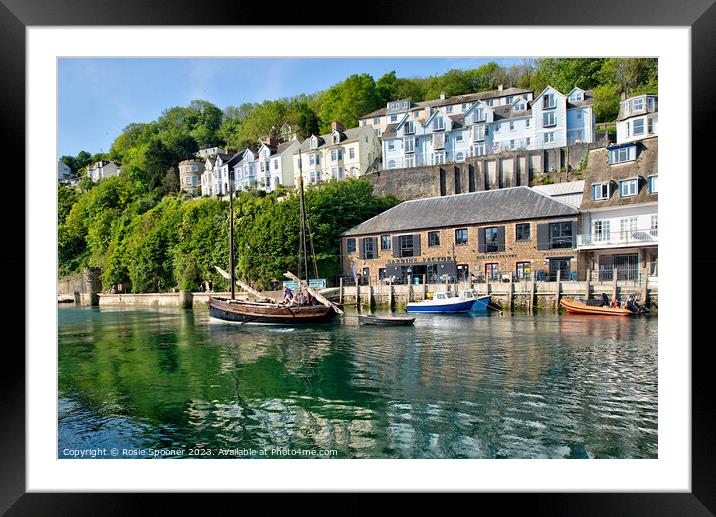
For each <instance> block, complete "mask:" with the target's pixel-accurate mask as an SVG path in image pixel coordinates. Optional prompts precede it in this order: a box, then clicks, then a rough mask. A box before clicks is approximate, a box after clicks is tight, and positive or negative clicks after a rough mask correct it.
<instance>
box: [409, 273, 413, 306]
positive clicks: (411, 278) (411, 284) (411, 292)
mask: <svg viewBox="0 0 716 517" xmlns="http://www.w3.org/2000/svg"><path fill="white" fill-rule="evenodd" d="M408 301H409V302H412V301H413V275H408Z"/></svg>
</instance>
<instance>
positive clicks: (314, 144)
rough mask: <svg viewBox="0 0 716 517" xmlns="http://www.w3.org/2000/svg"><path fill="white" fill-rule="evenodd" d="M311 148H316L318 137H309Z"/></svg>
mask: <svg viewBox="0 0 716 517" xmlns="http://www.w3.org/2000/svg"><path fill="white" fill-rule="evenodd" d="M311 149H318V139H317V138H311Z"/></svg>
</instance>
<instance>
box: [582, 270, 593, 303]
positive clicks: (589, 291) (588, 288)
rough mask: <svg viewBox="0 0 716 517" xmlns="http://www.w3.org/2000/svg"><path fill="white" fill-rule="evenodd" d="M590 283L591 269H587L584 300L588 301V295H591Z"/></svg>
mask: <svg viewBox="0 0 716 517" xmlns="http://www.w3.org/2000/svg"><path fill="white" fill-rule="evenodd" d="M591 281H592V269H591V268H587V289H586V293H584V294H585V299H587V300H589V295H590V294H591V293H592V286H591V285H590V284H591Z"/></svg>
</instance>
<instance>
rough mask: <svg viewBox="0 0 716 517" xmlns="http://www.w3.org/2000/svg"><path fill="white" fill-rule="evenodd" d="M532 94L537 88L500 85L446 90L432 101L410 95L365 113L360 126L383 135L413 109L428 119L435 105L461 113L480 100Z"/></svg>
mask: <svg viewBox="0 0 716 517" xmlns="http://www.w3.org/2000/svg"><path fill="white" fill-rule="evenodd" d="M533 96H534V91H532V90H525V89H522V88H504V87H503V86H502V85H500V86H498V87H497V89H496V90H490V91H485V92H479V93H469V94H466V95H454V96H452V97H447V96H446V95H445V94H444V93H441V94H440V98H439V99H433V100H429V101H420V102H412V101H411V100H410V99H400V100H397V101H390V102H388V103H387V105H386V107H385V108H381V109H379V110H376V111H373V112H371V113H368V114H367V115H364V116H363V117H361V118H360V119H359V125H360V126H361V127H363V126H370V127H372V128H373V130H374V131H375V134H376V136H378V137H382V136H383V133H385V130H386V129H387V127H388V126H389V125H390V124H397V123H398V122H400V120H402V118H403V115H405V114H406V113H410V114H411V115H412V116H413V117H414V118H416V119H421V118H422V119H426V118H427V117H429V116H430V114H431V113H432V110H433V109H437V108H443V109H444V110H445V113H447V114H448V115H460V114H463V113H465V112H466V111H467V110H468V109H470V108H471V107H472V106H473V104H474V103H475V102H477V101H479V100H481V101H483V102H484V103H486V104H487V105H488V106H491V107H492V106H494V107H497V106H505V105H507V104H511V103H512V102H513V101H514V100H515V99H517V98H520V97H521V98H523V99H524V100H526V101H530V100H532V97H533Z"/></svg>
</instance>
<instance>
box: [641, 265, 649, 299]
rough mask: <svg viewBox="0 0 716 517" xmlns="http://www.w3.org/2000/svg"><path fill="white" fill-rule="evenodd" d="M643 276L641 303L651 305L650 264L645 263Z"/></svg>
mask: <svg viewBox="0 0 716 517" xmlns="http://www.w3.org/2000/svg"><path fill="white" fill-rule="evenodd" d="M641 271H642V273H641V278H642V285H641V299H640V300H639V303H641V304H642V305H644V306H648V305H649V266H648V265H647V264H646V263H645V264H644V267H643V268H642V270H641Z"/></svg>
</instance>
